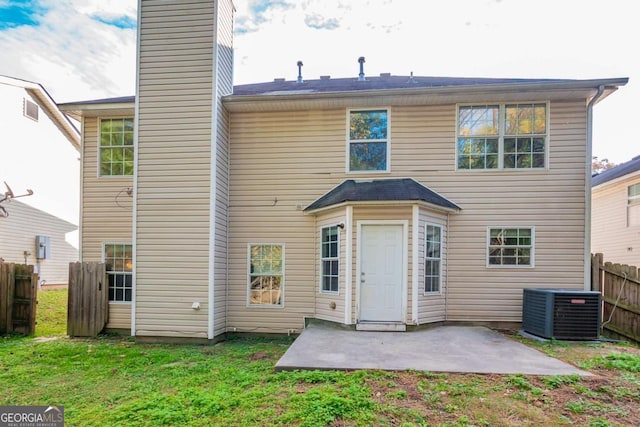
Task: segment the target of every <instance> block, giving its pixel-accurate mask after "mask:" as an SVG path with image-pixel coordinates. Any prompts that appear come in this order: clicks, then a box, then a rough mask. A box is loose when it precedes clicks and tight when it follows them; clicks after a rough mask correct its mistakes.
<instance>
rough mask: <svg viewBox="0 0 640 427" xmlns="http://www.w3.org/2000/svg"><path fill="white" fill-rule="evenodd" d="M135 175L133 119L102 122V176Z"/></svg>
mask: <svg viewBox="0 0 640 427" xmlns="http://www.w3.org/2000/svg"><path fill="white" fill-rule="evenodd" d="M128 175H133V119H132V118H126V119H102V120H100V176H128Z"/></svg>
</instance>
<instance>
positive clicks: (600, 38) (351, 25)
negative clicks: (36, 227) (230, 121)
mask: <svg viewBox="0 0 640 427" xmlns="http://www.w3.org/2000/svg"><path fill="white" fill-rule="evenodd" d="M234 5H235V7H236V15H235V21H234V22H235V24H234V25H235V26H234V57H235V66H234V83H235V84H243V83H257V82H266V81H271V80H273V79H274V78H286V79H287V80H294V79H295V78H296V77H297V72H298V70H297V66H296V63H297V61H299V60H300V61H303V63H304V66H303V70H302V74H303V77H304V78H305V79H317V78H319V77H320V76H321V75H330V76H332V77H336V78H337V77H349V76H353V77H354V78H355V77H356V76H357V75H358V71H359V64H358V62H357V60H358V57H360V56H364V57H365V58H366V63H365V74H366V75H370V76H373V75H379V74H380V73H391V74H394V75H409V74H410V73H411V72H413V73H414V75H416V76H446V77H518V78H567V79H593V78H618V77H628V78H629V79H630V81H629V83H628V84H627V85H626V86H624V87H622V88H620V90H619V91H618V92H616V93H614V94H613V95H611V96H610V97H608V98H607V99H605V100H603V101H602V102H601V103H600V104H598V105H596V107H595V109H594V127H593V143H594V147H593V154H594V155H596V156H598V157H599V158H600V159H603V158H607V159H609V160H610V161H611V162H614V163H622V162H624V161H627V160H630V159H631V158H632V157H634V156H636V155H639V154H640V136H639V135H638V133H637V132H635V130H634V129H635V128H634V127H633V126H634V125H633V123H634V122H635V120H637V119H638V118H637V117H635V114H637V113H638V112H640V55H639V54H638V46H639V44H640V25H639V24H638V22H637V13H636V10H637V1H636V0H235V1H234ZM136 8H137V1H136V0H0V75H7V76H10V77H16V78H21V79H25V80H30V81H34V82H37V83H40V84H42V85H43V86H44V87H45V89H46V90H47V91H48V92H49V93H50V94H51V95H52V97H53V98H54V99H55V100H56V101H57V102H59V103H62V102H71V101H80V100H88V99H99V98H106V97H115V96H126V95H134V94H135V57H136V41H135V39H136V19H137V11H136ZM0 154H1V153H0Z"/></svg>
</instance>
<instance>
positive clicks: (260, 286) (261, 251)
mask: <svg viewBox="0 0 640 427" xmlns="http://www.w3.org/2000/svg"><path fill="white" fill-rule="evenodd" d="M283 289H284V246H283V245H249V305H267V306H282V292H283Z"/></svg>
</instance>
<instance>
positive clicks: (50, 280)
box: [0, 200, 78, 285]
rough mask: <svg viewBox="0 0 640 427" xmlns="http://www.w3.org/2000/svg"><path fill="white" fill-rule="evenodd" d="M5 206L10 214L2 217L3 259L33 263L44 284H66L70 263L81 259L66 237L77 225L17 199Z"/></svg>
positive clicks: (0, 242) (0, 246) (0, 243)
mask: <svg viewBox="0 0 640 427" xmlns="http://www.w3.org/2000/svg"><path fill="white" fill-rule="evenodd" d="M3 206H5V207H6V209H7V210H8V211H10V212H11V214H10V215H9V216H8V217H6V218H3V217H0V258H2V259H3V261H4V262H13V263H19V264H24V263H25V262H27V263H28V264H33V265H34V266H35V272H36V273H38V274H39V275H40V284H41V285H66V284H67V283H68V277H69V263H70V262H75V261H77V260H78V249H76V248H75V247H73V246H72V245H70V244H69V243H68V242H67V241H66V240H65V236H66V234H67V233H69V232H72V231H75V230H77V228H78V227H77V226H75V225H73V224H71V223H69V222H67V221H65V220H62V219H60V218H58V217H55V216H53V215H50V214H48V213H46V212H43V211H41V210H39V209H36V208H34V207H32V206H29V205H27V204H26V203H22V202H20V201H18V200H11V201H10V202H8V203H6V202H5V204H3Z"/></svg>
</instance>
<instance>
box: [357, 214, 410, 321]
mask: <svg viewBox="0 0 640 427" xmlns="http://www.w3.org/2000/svg"><path fill="white" fill-rule="evenodd" d="M363 225H401V226H402V283H401V292H402V295H401V298H400V301H401V302H402V308H401V318H402V320H401V321H402V323H403V324H406V323H407V297H408V294H407V274H409V221H408V220H406V219H402V220H394V219H389V220H360V221H357V222H356V229H357V235H356V242H357V243H356V277H355V282H356V323H359V322H360V277H361V276H362V262H361V261H362V258H361V257H362V226H363Z"/></svg>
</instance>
